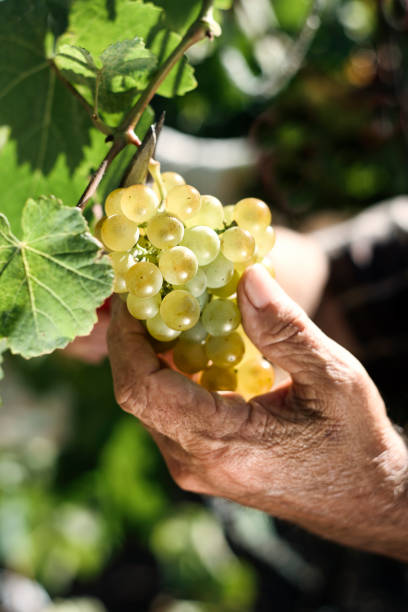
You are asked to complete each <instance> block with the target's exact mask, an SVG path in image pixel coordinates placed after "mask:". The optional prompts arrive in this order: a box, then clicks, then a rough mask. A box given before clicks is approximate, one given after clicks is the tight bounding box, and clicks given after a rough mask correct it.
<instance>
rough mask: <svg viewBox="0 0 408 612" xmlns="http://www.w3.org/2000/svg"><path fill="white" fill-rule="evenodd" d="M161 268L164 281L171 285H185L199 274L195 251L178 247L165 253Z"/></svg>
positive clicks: (161, 257) (160, 260)
mask: <svg viewBox="0 0 408 612" xmlns="http://www.w3.org/2000/svg"><path fill="white" fill-rule="evenodd" d="M159 268H160V271H161V273H162V274H163V278H164V280H166V281H167V282H168V283H170V284H171V285H185V284H186V283H188V281H190V280H191V279H192V278H194V276H195V275H196V274H197V270H198V263H197V258H196V256H195V255H194V253H193V251H190V249H187V248H186V247H183V246H177V247H173V248H172V249H169V250H168V251H163V253H162V254H161V255H160V259H159Z"/></svg>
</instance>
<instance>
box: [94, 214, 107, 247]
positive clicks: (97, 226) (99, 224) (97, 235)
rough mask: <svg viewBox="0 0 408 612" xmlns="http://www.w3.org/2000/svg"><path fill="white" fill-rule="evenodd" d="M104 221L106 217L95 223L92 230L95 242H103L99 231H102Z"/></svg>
mask: <svg viewBox="0 0 408 612" xmlns="http://www.w3.org/2000/svg"><path fill="white" fill-rule="evenodd" d="M105 219H106V217H101V218H100V219H99V221H97V222H96V223H95V225H94V228H93V235H94V236H95V238H96V239H97V240H99V242H103V241H102V236H101V230H102V225H103V223H104V222H105Z"/></svg>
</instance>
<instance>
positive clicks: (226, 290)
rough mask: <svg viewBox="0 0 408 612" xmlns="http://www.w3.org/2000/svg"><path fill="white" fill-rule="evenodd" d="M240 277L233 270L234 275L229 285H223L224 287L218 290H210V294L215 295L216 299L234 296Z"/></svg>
mask: <svg viewBox="0 0 408 612" xmlns="http://www.w3.org/2000/svg"><path fill="white" fill-rule="evenodd" d="M240 278H241V277H240V275H239V273H238V272H237V270H234V274H233V276H232V278H231V280H230V282H229V283H227V284H226V285H224V287H220V288H219V289H210V293H212V294H213V295H216V296H217V297H222V298H228V297H231V296H232V295H234V294H235V293H236V292H237V289H238V284H239V281H240Z"/></svg>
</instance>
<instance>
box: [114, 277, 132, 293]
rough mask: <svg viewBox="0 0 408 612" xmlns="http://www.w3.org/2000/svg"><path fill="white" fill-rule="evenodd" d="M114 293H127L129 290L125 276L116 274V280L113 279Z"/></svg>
mask: <svg viewBox="0 0 408 612" xmlns="http://www.w3.org/2000/svg"><path fill="white" fill-rule="evenodd" d="M113 291H114V292H115V293H127V292H128V288H127V285H126V281H125V279H124V278H123V276H119V275H118V274H115V278H114V279H113Z"/></svg>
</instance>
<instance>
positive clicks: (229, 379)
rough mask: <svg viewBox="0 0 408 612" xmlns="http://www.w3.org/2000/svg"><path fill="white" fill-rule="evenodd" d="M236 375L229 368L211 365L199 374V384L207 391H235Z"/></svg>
mask: <svg viewBox="0 0 408 612" xmlns="http://www.w3.org/2000/svg"><path fill="white" fill-rule="evenodd" d="M237 383H238V381H237V375H236V374H235V372H234V370H232V369H229V368H219V367H218V366H211V367H210V368H208V369H207V370H204V372H203V373H202V375H201V378H200V385H201V386H202V387H204V388H205V389H207V390H208V391H235V389H236V388H237Z"/></svg>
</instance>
